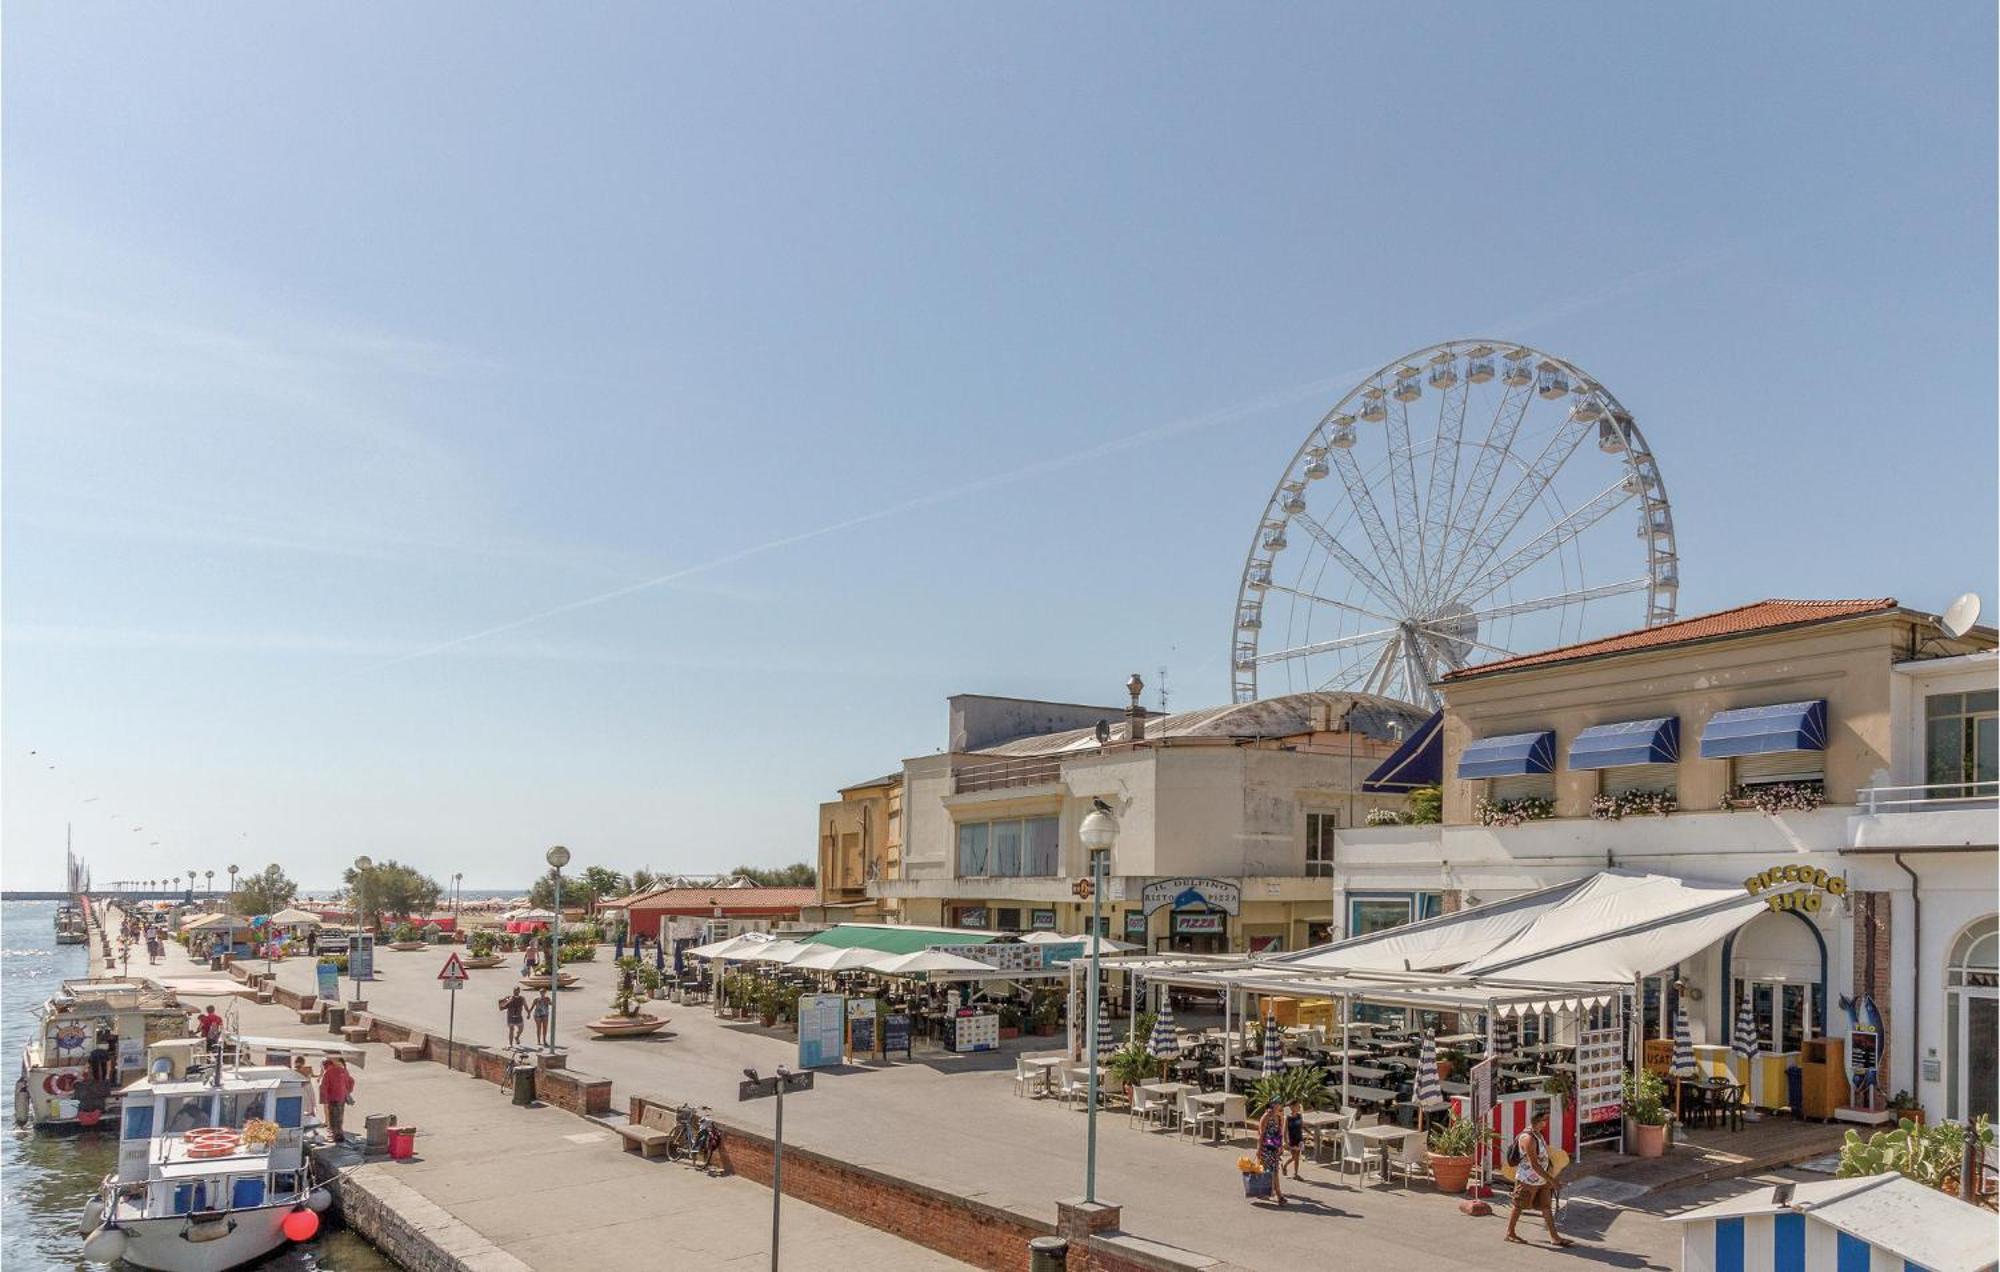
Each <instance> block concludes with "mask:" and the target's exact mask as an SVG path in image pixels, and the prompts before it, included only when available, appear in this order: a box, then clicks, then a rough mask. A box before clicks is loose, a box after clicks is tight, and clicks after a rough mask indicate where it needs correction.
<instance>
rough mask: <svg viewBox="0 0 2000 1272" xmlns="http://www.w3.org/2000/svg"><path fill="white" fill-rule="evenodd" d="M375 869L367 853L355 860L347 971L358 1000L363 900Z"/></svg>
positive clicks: (359, 991) (359, 994) (359, 995)
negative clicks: (369, 876)
mask: <svg viewBox="0 0 2000 1272" xmlns="http://www.w3.org/2000/svg"><path fill="white" fill-rule="evenodd" d="M374 868H375V863H374V862H373V861H372V860H370V859H369V857H368V854H367V853H363V854H361V855H360V856H359V857H356V858H355V859H354V896H353V897H352V898H351V899H352V900H353V902H354V942H353V944H351V945H349V946H348V947H347V971H348V973H349V978H350V979H352V980H353V982H354V997H355V998H356V999H359V998H360V997H361V898H362V897H363V896H365V895H367V892H366V887H365V885H366V883H367V880H368V872H369V871H370V870H373V869H374ZM371 970H372V969H371Z"/></svg>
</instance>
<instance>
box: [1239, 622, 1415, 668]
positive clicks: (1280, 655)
mask: <svg viewBox="0 0 2000 1272" xmlns="http://www.w3.org/2000/svg"><path fill="white" fill-rule="evenodd" d="M1401 630H1402V629H1400V628H1396V627H1384V628H1381V629H1380V630H1378V631H1372V632H1356V633H1355V634H1354V635H1352V636H1338V637H1335V638H1334V639H1332V640H1317V641H1314V642H1313V643H1312V644H1310V645H1295V646H1293V647H1292V648H1290V649H1274V650H1272V651H1271V652H1270V653H1268V654H1258V655H1257V661H1258V662H1259V663H1274V662H1285V661H1288V660H1290V659H1294V658H1311V657H1312V656H1314V655H1315V654H1330V653H1332V652H1333V651H1334V650H1336V649H1352V648H1354V647H1355V646H1356V645H1367V644H1372V643H1373V642H1375V641H1378V640H1390V639H1394V638H1395V637H1396V636H1398V635H1399V634H1400V633H1401Z"/></svg>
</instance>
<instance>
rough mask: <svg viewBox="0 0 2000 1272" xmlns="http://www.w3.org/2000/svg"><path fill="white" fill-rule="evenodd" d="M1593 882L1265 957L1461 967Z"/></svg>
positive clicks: (1339, 965)
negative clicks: (1294, 951) (1293, 952)
mask: <svg viewBox="0 0 2000 1272" xmlns="http://www.w3.org/2000/svg"><path fill="white" fill-rule="evenodd" d="M1590 882H1591V880H1590V879H1588V878H1584V879H1573V880H1571V881H1570V882H1568V883H1559V884H1557V885H1555V886H1554V887H1552V888H1543V889H1542V890H1541V891H1539V892H1529V893H1524V894H1523V895H1521V896H1518V897H1508V898H1506V899H1505V900H1501V901H1494V902H1491V903H1489V904H1486V905H1481V906H1474V907H1473V908H1471V909H1469V910H1459V911H1457V912H1456V913H1453V914H1442V915H1439V916H1438V917H1437V918H1434V919H1425V920H1423V921H1422V922H1419V923H1405V924H1403V925H1402V926H1401V927H1393V928H1385V929H1383V930H1382V931H1380V932H1370V933H1368V934H1367V935H1366V936H1356V937H1350V938H1348V939H1347V940H1344V941H1335V942H1334V943H1333V944H1331V945H1317V946H1314V947H1313V948H1311V949H1308V950H1300V951H1298V952H1297V953H1295V954H1279V955H1275V956H1273V957H1272V958H1270V959H1268V960H1266V961H1268V962H1273V963H1283V964H1288V965H1291V966H1294V967H1301V968H1321V969H1328V970H1332V969H1339V970H1346V971H1374V972H1405V971H1417V972H1435V971H1442V970H1445V969H1447V968H1453V967H1457V966H1459V965H1460V964H1462V963H1467V962H1470V961H1471V960H1473V959H1476V958H1479V957H1481V956H1482V955H1485V954H1487V953H1489V952H1490V951H1492V950H1493V949H1494V948H1495V947H1496V946H1498V945H1500V944H1501V943H1502V942H1503V941H1507V940H1509V939H1511V938H1513V937H1515V936H1518V935H1520V934H1521V933H1522V932H1523V931H1525V930H1526V929H1527V928H1528V926H1529V925H1530V924H1532V923H1533V922H1534V921H1535V920H1536V919H1538V918H1540V917H1541V916H1542V915H1543V914H1546V913H1547V912H1548V911H1549V910H1551V909H1553V908H1554V907H1556V906H1557V905H1560V904H1561V903H1562V902H1564V901H1567V900H1568V899H1569V898H1570V897H1572V896H1574V895H1575V894H1576V893H1577V891H1578V890H1579V889H1581V888H1583V887H1585V886H1586V885H1587V884H1589V883H1590Z"/></svg>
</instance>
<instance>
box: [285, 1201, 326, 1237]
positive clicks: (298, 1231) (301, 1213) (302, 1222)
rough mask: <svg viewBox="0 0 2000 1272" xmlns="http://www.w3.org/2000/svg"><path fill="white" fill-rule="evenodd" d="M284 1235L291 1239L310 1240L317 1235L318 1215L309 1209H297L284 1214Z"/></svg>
mask: <svg viewBox="0 0 2000 1272" xmlns="http://www.w3.org/2000/svg"><path fill="white" fill-rule="evenodd" d="M281 1226H282V1227H283V1230H284V1233H285V1236H287V1237H288V1238H290V1239H291V1240H293V1241H310V1240H312V1239H313V1238H314V1237H316V1236H318V1235H319V1216H318V1215H316V1214H314V1213H313V1212H312V1211H310V1210H306V1209H303V1208H301V1209H298V1210H294V1211H293V1212H292V1213H290V1214H288V1215H286V1216H285V1222H284V1223H283V1225H281Z"/></svg>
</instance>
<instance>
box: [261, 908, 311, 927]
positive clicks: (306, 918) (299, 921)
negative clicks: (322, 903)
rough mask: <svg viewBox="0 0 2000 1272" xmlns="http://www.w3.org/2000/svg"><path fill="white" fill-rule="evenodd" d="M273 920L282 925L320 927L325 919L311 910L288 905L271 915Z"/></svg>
mask: <svg viewBox="0 0 2000 1272" xmlns="http://www.w3.org/2000/svg"><path fill="white" fill-rule="evenodd" d="M271 922H273V923H276V924H277V925H278V926H280V927H319V926H320V925H321V924H322V923H323V922H324V920H322V919H321V918H320V917H319V916H318V915H317V914H314V913H313V912H312V911H310V910H299V909H294V908H292V907H289V906H288V907H286V908H285V909H283V910H280V911H278V912H277V913H276V914H274V915H272V916H271Z"/></svg>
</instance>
